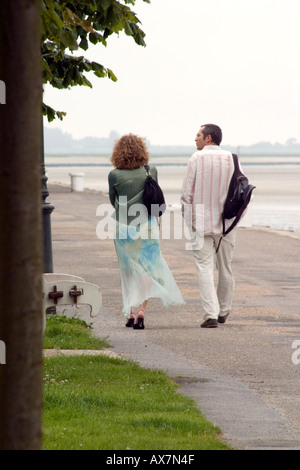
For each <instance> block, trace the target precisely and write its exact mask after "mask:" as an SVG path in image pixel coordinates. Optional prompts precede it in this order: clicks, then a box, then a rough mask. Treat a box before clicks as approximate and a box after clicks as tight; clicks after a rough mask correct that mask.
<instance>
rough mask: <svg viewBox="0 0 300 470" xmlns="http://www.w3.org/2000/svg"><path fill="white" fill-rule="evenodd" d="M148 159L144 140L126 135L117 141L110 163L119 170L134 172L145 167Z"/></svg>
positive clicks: (132, 135)
mask: <svg viewBox="0 0 300 470" xmlns="http://www.w3.org/2000/svg"><path fill="white" fill-rule="evenodd" d="M149 158H150V155H149V152H148V149H147V145H146V139H144V138H142V137H138V136H137V135H134V134H128V135H123V136H122V137H120V139H119V140H117V142H116V143H115V145H114V148H113V152H112V156H111V157H110V161H111V162H112V164H113V165H114V167H115V168H118V169H119V170H134V169H136V168H140V167H141V166H143V165H146V164H147V163H148V161H149Z"/></svg>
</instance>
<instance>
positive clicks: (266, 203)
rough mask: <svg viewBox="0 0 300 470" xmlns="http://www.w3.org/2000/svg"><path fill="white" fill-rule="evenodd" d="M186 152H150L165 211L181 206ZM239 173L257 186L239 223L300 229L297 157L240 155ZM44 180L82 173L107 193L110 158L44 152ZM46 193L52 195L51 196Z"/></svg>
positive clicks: (58, 180)
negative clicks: (182, 154)
mask: <svg viewBox="0 0 300 470" xmlns="http://www.w3.org/2000/svg"><path fill="white" fill-rule="evenodd" d="M189 157H190V155H187V156H180V155H176V156H170V155H159V156H158V155H157V156H156V155H154V156H152V157H151V163H152V164H153V165H155V166H156V167H157V170H158V179H159V184H160V185H161V187H162V189H163V190H164V193H165V199H166V203H167V206H168V209H169V210H175V211H177V210H180V194H181V188H182V184H183V180H184V177H185V174H186V169H187V163H188V160H189ZM240 162H241V165H242V169H243V172H244V173H245V174H246V176H247V177H248V179H249V181H250V183H251V184H253V185H255V186H256V189H255V190H254V192H253V197H252V200H251V203H250V205H249V207H248V210H247V214H246V216H245V217H244V219H243V220H242V222H241V224H240V225H243V226H260V227H270V228H271V229H276V230H285V231H290V232H296V233H300V156H285V155H280V156H258V155H255V156H240ZM45 163H46V173H47V176H48V182H49V183H61V184H64V185H70V178H71V177H70V174H71V173H72V174H73V173H76V172H79V173H84V176H83V186H84V188H88V189H93V190H96V191H102V192H104V193H108V180H107V179H108V174H109V172H110V171H111V170H112V168H113V167H112V166H111V164H110V162H109V156H105V155H104V156H95V155H81V156H80V155H52V156H51V155H47V156H46V157H45ZM50 197H51V196H50Z"/></svg>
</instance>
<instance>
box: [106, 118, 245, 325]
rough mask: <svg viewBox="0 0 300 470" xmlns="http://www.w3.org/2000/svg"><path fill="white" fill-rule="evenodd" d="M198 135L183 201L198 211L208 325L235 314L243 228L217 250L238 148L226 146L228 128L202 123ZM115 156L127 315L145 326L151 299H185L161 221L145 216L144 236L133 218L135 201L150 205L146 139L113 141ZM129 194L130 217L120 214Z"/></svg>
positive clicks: (197, 253)
mask: <svg viewBox="0 0 300 470" xmlns="http://www.w3.org/2000/svg"><path fill="white" fill-rule="evenodd" d="M195 141H196V146H197V151H196V152H195V153H194V154H193V155H192V157H191V158H190V160H189V162H188V168H187V172H186V176H185V179H184V182H183V187H182V195H181V203H182V206H183V207H185V206H186V205H188V206H189V207H190V208H192V214H193V216H192V218H191V220H190V225H191V226H190V229H191V234H192V237H193V238H194V241H195V243H193V246H194V249H193V255H194V259H195V263H196V268H197V273H198V280H199V288H200V298H201V305H202V309H203V313H204V320H203V323H202V325H201V327H202V328H216V327H217V326H218V324H219V323H225V321H226V319H227V317H228V315H229V313H230V310H231V304H232V297H233V291H234V279H233V275H232V269H231V262H232V255H233V249H234V243H235V237H236V229H234V230H232V232H230V233H229V234H228V235H227V236H226V237H225V238H224V240H223V241H222V243H221V244H220V247H219V249H218V251H217V250H216V247H217V246H218V245H219V241H220V239H221V237H222V229H223V227H222V217H221V213H222V209H223V206H224V203H225V199H226V196H227V192H228V188H229V184H230V180H231V176H232V174H233V172H234V163H233V159H232V154H231V153H230V152H228V151H226V150H223V149H222V148H221V147H220V144H221V141H222V130H221V129H220V128H219V127H218V126H216V125H214V124H205V125H203V126H201V128H200V130H199V132H198V134H197V135H196V139H195ZM111 162H112V164H113V166H114V167H115V168H114V170H112V171H111V172H110V173H109V176H108V182H109V197H110V202H111V204H112V205H113V206H114V207H115V210H116V211H115V219H116V234H115V237H114V241H115V248H116V253H117V257H118V262H119V267H120V277H121V288H122V297H123V313H124V316H125V317H126V318H127V323H126V326H127V327H133V328H134V329H144V326H145V323H144V318H145V311H146V307H147V303H148V300H149V299H150V298H159V299H161V302H162V304H163V306H164V307H168V306H174V305H182V304H184V303H185V301H184V299H183V297H182V295H181V293H180V290H179V288H178V286H177V284H176V281H175V279H174V277H173V275H172V273H171V271H170V269H169V267H168V265H167V263H166V261H165V259H164V257H163V256H162V254H161V250H160V241H159V224H158V221H157V219H156V218H155V217H149V218H148V216H147V217H145V219H144V221H142V222H141V221H140V223H139V233H140V234H144V235H145V236H139V237H137V236H136V233H137V231H136V227H134V224H131V222H132V221H133V218H134V216H133V215H132V214H133V212H130V207H131V206H133V205H134V204H143V192H144V185H145V180H146V176H147V174H146V170H145V167H144V165H147V164H148V162H149V152H148V150H147V146H146V143H145V140H144V139H142V138H140V137H138V136H136V135H133V134H129V135H125V136H123V137H121V138H120V139H119V140H118V141H117V142H116V144H115V146H114V149H113V153H112V156H111ZM150 172H151V176H152V178H154V179H155V180H156V181H157V169H156V168H155V167H154V166H151V165H150ZM122 200H125V201H126V209H127V214H128V217H127V221H126V223H123V220H121V219H120V213H121V207H120V201H122ZM197 206H198V207H201V208H202V211H203V210H204V217H203V227H202V234H201V237H202V238H201V243H197V237H198V236H199V235H198V234H197V231H196V229H195V220H196V218H197V213H196V210H197ZM122 209H124V208H122ZM122 212H123V211H122ZM131 232H132V233H131ZM216 251H217V253H216ZM215 266H216V267H217V270H218V283H217V287H215V284H214V268H215ZM136 309H137V310H136Z"/></svg>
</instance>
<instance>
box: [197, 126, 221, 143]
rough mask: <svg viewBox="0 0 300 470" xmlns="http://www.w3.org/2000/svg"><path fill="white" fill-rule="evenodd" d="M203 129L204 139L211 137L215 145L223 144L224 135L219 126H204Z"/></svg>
mask: <svg viewBox="0 0 300 470" xmlns="http://www.w3.org/2000/svg"><path fill="white" fill-rule="evenodd" d="M201 127H203V131H202V132H203V135H204V137H207V136H208V135H210V136H211V140H212V141H213V143H214V144H216V145H220V143H221V142H222V138H223V135H222V129H221V128H220V127H219V126H216V125H215V124H203V125H202V126H201Z"/></svg>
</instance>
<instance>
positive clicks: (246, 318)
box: [48, 184, 300, 449]
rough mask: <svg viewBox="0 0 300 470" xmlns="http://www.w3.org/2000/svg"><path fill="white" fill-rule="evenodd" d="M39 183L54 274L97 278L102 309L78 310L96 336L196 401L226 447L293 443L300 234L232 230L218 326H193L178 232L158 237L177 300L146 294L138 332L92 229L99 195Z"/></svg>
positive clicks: (190, 286)
mask: <svg viewBox="0 0 300 470" xmlns="http://www.w3.org/2000/svg"><path fill="white" fill-rule="evenodd" d="M48 186H49V191H50V196H49V198H48V201H49V202H51V203H52V204H54V206H55V210H54V212H53V214H52V219H51V220H52V240H53V261H54V272H57V273H68V274H72V275H77V276H81V277H83V278H84V279H85V280H86V281H88V282H91V283H94V284H97V285H99V287H100V289H101V292H102V296H103V309H102V312H101V313H100V315H98V316H97V317H95V318H94V319H91V318H90V317H89V315H87V314H86V311H84V310H83V311H82V316H83V317H84V319H86V320H87V321H88V322H90V323H91V322H92V323H93V328H94V331H95V333H96V335H98V336H100V337H102V338H105V339H106V340H107V341H108V342H109V343H110V344H111V345H112V347H113V351H114V352H116V353H118V354H121V355H122V356H123V357H124V358H128V359H133V360H134V361H136V362H138V363H139V364H140V365H142V366H143V367H146V368H154V369H161V370H164V371H165V372H166V373H168V374H169V375H170V376H172V377H175V380H176V381H177V382H178V384H179V391H180V392H181V393H184V394H187V395H189V396H191V397H193V398H194V399H195V400H196V402H197V404H198V406H199V408H200V409H201V411H202V412H203V414H204V415H205V416H206V417H207V418H208V419H209V420H210V421H212V422H213V423H214V424H216V425H218V426H220V428H221V429H222V431H223V438H224V439H226V440H227V442H229V443H230V444H231V445H233V446H234V447H235V448H239V449H256V448H261V449H268V448H283V449H290V448H297V449H300V364H299V365H297V364H296V363H297V362H300V361H297V359H300V352H299V354H298V355H297V351H296V350H295V349H293V344H294V345H295V341H299V343H300V302H299V300H300V236H297V235H295V234H294V235H293V234H282V233H277V232H273V231H270V230H268V229H259V228H254V229H249V228H247V229H245V228H240V229H239V233H238V238H237V246H236V251H235V257H234V264H233V269H234V274H235V280H236V289H235V295H234V305H233V310H232V313H231V315H230V317H229V319H228V321H227V323H226V324H225V325H220V326H219V327H218V328H216V329H210V330H209V329H201V328H200V324H201V322H202V313H201V307H200V302H199V289H198V283H197V276H196V269H195V266H194V262H193V257H192V253H191V252H189V251H186V250H185V242H184V241H183V240H174V239H171V240H162V241H161V248H162V252H163V255H164V257H165V259H166V261H167V262H168V264H169V266H170V268H171V270H172V272H173V274H174V276H175V278H176V280H177V282H178V285H179V287H180V289H181V292H182V294H183V297H184V298H185V300H186V305H184V306H181V307H175V308H174V307H172V308H168V309H164V308H162V307H161V304H160V301H158V300H150V302H149V304H148V309H147V316H146V319H145V325H146V328H145V330H143V331H138V330H132V329H129V328H125V321H124V318H123V316H122V313H121V305H122V299H121V292H120V278H119V270H118V263H117V258H116V255H115V250H114V244H113V241H112V240H99V239H98V238H97V236H96V227H97V223H98V222H99V221H100V220H101V217H99V216H98V217H97V216H96V209H97V207H98V206H99V205H100V204H103V203H108V196H107V195H106V194H103V193H99V192H95V191H85V192H81V193H79V192H71V190H70V188H69V187H64V186H58V185H54V184H49V185H48ZM293 354H294V356H293ZM292 358H294V363H293V361H292ZM295 359H296V361H295Z"/></svg>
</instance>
